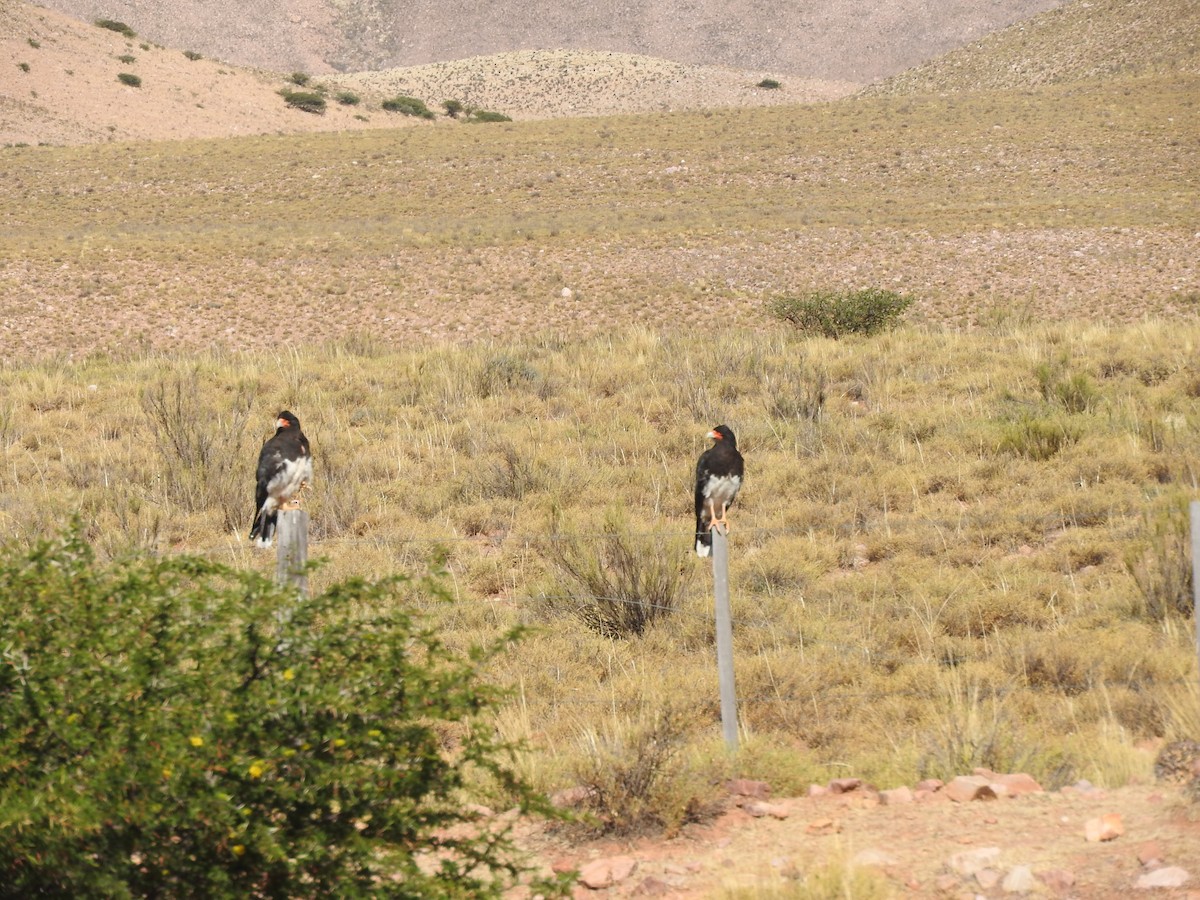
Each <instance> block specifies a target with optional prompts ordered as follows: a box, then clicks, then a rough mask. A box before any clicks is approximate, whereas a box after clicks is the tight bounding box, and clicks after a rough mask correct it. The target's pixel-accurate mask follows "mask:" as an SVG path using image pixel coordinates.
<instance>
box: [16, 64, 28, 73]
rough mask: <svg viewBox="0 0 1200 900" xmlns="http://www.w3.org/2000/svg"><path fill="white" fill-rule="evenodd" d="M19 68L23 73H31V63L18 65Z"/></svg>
mask: <svg viewBox="0 0 1200 900" xmlns="http://www.w3.org/2000/svg"><path fill="white" fill-rule="evenodd" d="M17 68H18V69H20V70H21V71H22V72H28V71H29V63H27V62H22V63H17Z"/></svg>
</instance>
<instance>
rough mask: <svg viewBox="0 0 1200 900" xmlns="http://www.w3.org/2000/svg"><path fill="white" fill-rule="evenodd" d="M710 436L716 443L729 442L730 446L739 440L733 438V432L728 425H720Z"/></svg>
mask: <svg viewBox="0 0 1200 900" xmlns="http://www.w3.org/2000/svg"><path fill="white" fill-rule="evenodd" d="M708 436H709V437H710V438H712V439H713V440H714V441H728V442H729V444H730V446H733V445H734V444H736V443H737V439H736V438H734V436H733V430H732V429H731V428H730V427H729V426H728V425H718V426H717V427H716V428H714V429H713V430H712V431H710V432H709V433H708Z"/></svg>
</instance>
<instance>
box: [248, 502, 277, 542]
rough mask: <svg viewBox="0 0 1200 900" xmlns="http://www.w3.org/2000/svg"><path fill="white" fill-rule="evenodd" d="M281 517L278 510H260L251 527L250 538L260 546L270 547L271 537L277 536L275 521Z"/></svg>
mask: <svg viewBox="0 0 1200 900" xmlns="http://www.w3.org/2000/svg"><path fill="white" fill-rule="evenodd" d="M278 518H279V514H278V513H276V512H267V511H266V510H264V511H262V512H260V513H259V514H258V515H257V516H255V518H254V525H253V526H252V527H251V528H250V540H252V541H254V542H255V543H256V544H258V546H260V547H270V546H271V539H272V538H273V537H275V523H276V520H277V519H278Z"/></svg>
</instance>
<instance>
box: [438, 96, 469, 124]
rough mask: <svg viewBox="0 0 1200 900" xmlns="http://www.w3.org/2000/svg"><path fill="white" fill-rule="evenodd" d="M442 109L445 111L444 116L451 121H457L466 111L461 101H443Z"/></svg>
mask: <svg viewBox="0 0 1200 900" xmlns="http://www.w3.org/2000/svg"><path fill="white" fill-rule="evenodd" d="M442 108H443V109H444V110H446V115H448V116H449V117H450V118H452V119H457V118H458V117H459V115H460V114H461V113H464V112H466V109H467V108H466V106H465V105H464V104H463V102H462V101H461V100H443V101H442Z"/></svg>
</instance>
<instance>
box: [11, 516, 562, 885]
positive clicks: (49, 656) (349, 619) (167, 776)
mask: <svg viewBox="0 0 1200 900" xmlns="http://www.w3.org/2000/svg"><path fill="white" fill-rule="evenodd" d="M403 581H404V580H403V579H401V578H390V579H383V580H380V581H376V582H367V581H364V580H361V579H353V580H350V581H347V582H344V583H341V584H336V585H334V586H332V587H330V588H328V589H327V590H326V591H325V592H323V593H321V594H319V595H318V596H315V597H313V598H311V599H304V598H301V597H297V595H296V594H295V593H292V592H287V591H284V590H282V589H279V588H277V587H275V586H274V585H273V584H272V583H271V582H270V581H268V580H267V579H265V578H264V577H263V576H261V575H259V574H257V573H254V572H246V571H236V570H233V569H230V568H228V567H226V566H223V565H220V564H217V563H213V562H209V561H207V560H204V559H200V558H195V557H184V556H177V557H166V558H154V557H146V556H139V557H130V558H127V559H123V560H119V561H116V562H113V563H109V564H106V565H101V564H99V563H98V562H97V561H96V559H95V557H94V554H93V551H92V549H91V548H90V547H89V546H88V545H87V544H86V543H85V542H84V540H83V539H82V537H81V535H80V526H79V524H78V523H76V524H75V525H74V526H73V527H72V528H71V529H69V530H68V531H67V532H66V533H65V534H63V535H62V536H61V537H59V538H57V539H54V540H51V541H45V542H42V543H41V544H39V545H38V546H36V547H35V548H33V549H32V550H28V551H23V552H17V551H15V550H12V549H6V550H3V551H0V833H3V835H4V840H3V841H0V885H3V886H4V888H3V892H4V893H5V896H14V897H15V896H28V897H33V896H44V897H49V896H55V897H232V896H240V897H326V896H340V897H358V896H368V895H370V896H391V897H405V898H417V897H430V896H437V897H468V896H470V897H476V896H485V897H498V896H500V895H501V893H502V892H503V891H504V890H506V889H507V888H508V887H510V886H511V885H512V883H513V882H514V880H515V879H516V878H517V877H518V876H519V875H520V874H521V873H522V871H523V867H522V863H521V862H520V860H519V858H518V856H517V855H516V854H515V850H514V847H513V844H512V841H511V835H510V828H511V825H510V824H499V823H498V821H497V820H488V821H486V822H483V821H481V820H480V819H479V814H478V813H475V812H472V811H471V807H469V806H467V805H465V804H464V800H465V799H468V797H469V796H477V797H478V798H479V799H481V800H490V801H491V802H502V803H512V804H515V805H517V806H518V807H519V808H520V809H521V810H523V811H525V812H530V811H534V812H548V807H547V804H546V803H545V801H544V798H542V797H540V796H539V795H537V794H535V793H534V792H533V791H532V790H531V789H530V788H529V787H528V785H527V784H526V783H525V781H524V780H523V778H522V777H521V776H520V775H519V774H517V773H516V771H515V769H514V760H515V757H514V754H515V752H516V751H517V749H518V748H517V747H516V746H515V745H513V744H510V743H506V742H503V741H501V740H500V739H498V738H497V737H496V736H495V732H494V729H493V728H491V727H490V719H489V722H488V723H485V722H483V720H482V718H481V717H482V716H484V715H485V714H487V715H489V716H490V715H492V714H493V713H494V712H495V710H496V708H497V704H498V703H499V701H500V699H501V697H502V694H501V693H500V692H499V691H498V690H497V689H495V688H493V687H490V686H487V685H485V684H484V683H483V682H482V681H481V680H480V678H479V674H478V673H479V671H480V669H481V668H482V667H483V666H485V665H486V664H487V662H488V661H489V660H490V659H491V658H493V657H494V656H495V655H496V654H498V653H500V652H501V651H502V649H503V647H504V645H505V643H506V642H508V641H510V640H513V639H515V638H517V637H518V636H519V634H518V632H516V631H512V632H508V633H506V634H504V635H503V636H501V637H499V638H498V639H497V640H496V641H495V642H494V643H493V644H492V645H491V646H490V647H487V648H475V649H473V650H472V651H470V653H469V654H463V653H461V652H451V651H450V650H449V649H448V648H447V647H446V646H445V645H443V644H442V642H441V641H440V639H439V638H438V636H437V634H436V633H435V631H434V630H433V629H432V628H427V627H425V626H422V625H419V624H418V623H417V622H416V621H415V620H414V619H413V618H412V617H411V616H410V615H409V614H408V613H407V612H406V611H405V609H404V607H403V606H402V605H401V603H400V602H399V596H400V590H401V588H402V585H403ZM426 588H427V590H428V591H430V592H431V593H432V594H434V595H435V596H436V597H438V598H439V599H445V597H444V595H443V592H442V591H441V590H440V589H439V588H438V587H437V586H436V585H433V584H431V583H430V584H427V585H426ZM451 736H452V738H453V741H452V742H451V740H450V739H449V738H450V737H451ZM450 743H453V749H452V750H451V749H448V745H449V744H450ZM469 786H470V787H471V788H472V789H473V793H471V794H470V795H468V793H467V789H468V787H469ZM432 853H436V858H437V865H436V866H423V865H419V861H420V860H421V859H422V858H423V857H424V858H429V854H432Z"/></svg>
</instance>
